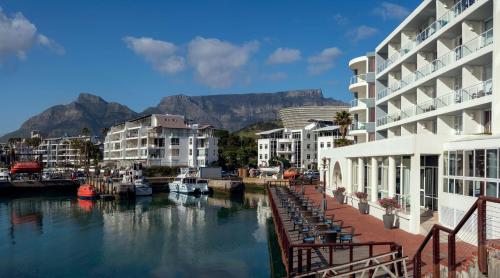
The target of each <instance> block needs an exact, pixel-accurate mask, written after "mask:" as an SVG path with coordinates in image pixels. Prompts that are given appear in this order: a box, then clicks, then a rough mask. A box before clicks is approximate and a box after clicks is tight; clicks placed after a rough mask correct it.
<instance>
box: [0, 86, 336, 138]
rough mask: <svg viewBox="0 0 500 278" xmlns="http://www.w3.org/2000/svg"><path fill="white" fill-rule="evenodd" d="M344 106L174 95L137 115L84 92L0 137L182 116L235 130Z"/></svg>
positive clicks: (268, 96)
mask: <svg viewBox="0 0 500 278" xmlns="http://www.w3.org/2000/svg"><path fill="white" fill-rule="evenodd" d="M325 105H345V103H343V102H342V101H339V100H335V99H332V98H325V97H324V96H323V93H322V91H321V89H305V90H294V91H283V92H276V93H249V94H225V95H207V96H186V95H173V96H167V97H164V98H163V99H161V101H160V103H159V104H158V105H156V106H154V107H149V108H147V109H145V110H144V111H143V112H136V111H133V110H132V109H130V108H128V107H127V106H125V105H122V104H119V103H116V102H107V101H105V100H104V99H102V98H101V97H99V96H96V95H92V94H88V93H81V94H80V95H79V96H78V98H77V99H76V100H75V101H73V102H71V103H69V104H61V105H56V106H52V107H50V108H48V109H46V110H45V111H43V112H42V113H40V114H38V115H35V116H33V117H31V118H29V119H28V120H27V121H25V122H24V123H23V124H22V125H21V127H20V128H19V129H17V130H16V131H13V132H10V133H7V134H5V135H3V136H2V137H0V142H4V141H7V139H8V138H11V137H29V136H30V133H31V131H32V130H37V131H39V132H41V133H42V134H43V135H44V136H47V137H56V136H64V135H69V136H72V135H78V134H79V133H80V131H81V130H82V128H83V127H88V128H89V129H90V130H91V132H92V134H93V135H101V130H102V129H103V128H105V127H110V126H112V125H114V124H117V123H120V122H123V121H127V120H131V119H134V118H136V117H140V116H144V115H147V114H155V113H158V114H165V113H169V114H179V115H184V116H185V117H186V118H187V119H189V120H192V121H194V122H197V123H200V124H211V125H213V126H214V127H216V128H219V129H226V130H229V131H235V130H239V129H242V128H244V127H246V126H248V125H251V124H254V123H257V122H265V121H269V120H274V119H277V118H278V111H279V110H280V109H281V108H284V107H294V106H325Z"/></svg>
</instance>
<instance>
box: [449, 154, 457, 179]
mask: <svg viewBox="0 0 500 278" xmlns="http://www.w3.org/2000/svg"><path fill="white" fill-rule="evenodd" d="M449 158H450V161H449V164H448V169H449V171H448V175H450V176H456V160H455V159H456V152H455V151H451V152H449Z"/></svg>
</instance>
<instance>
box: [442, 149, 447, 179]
mask: <svg viewBox="0 0 500 278" xmlns="http://www.w3.org/2000/svg"><path fill="white" fill-rule="evenodd" d="M443 162H444V163H443V172H444V175H445V176H448V152H444V154H443Z"/></svg>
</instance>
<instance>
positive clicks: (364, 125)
mask: <svg viewBox="0 0 500 278" xmlns="http://www.w3.org/2000/svg"><path fill="white" fill-rule="evenodd" d="M374 131H375V123H371V122H355V123H353V124H351V127H350V129H349V134H350V135H356V134H359V133H365V132H374Z"/></svg>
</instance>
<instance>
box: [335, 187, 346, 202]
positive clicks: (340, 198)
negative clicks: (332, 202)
mask: <svg viewBox="0 0 500 278" xmlns="http://www.w3.org/2000/svg"><path fill="white" fill-rule="evenodd" d="M344 192H345V187H337V189H336V190H335V191H334V192H333V195H334V196H335V199H337V202H339V203H341V204H343V203H344Z"/></svg>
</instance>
